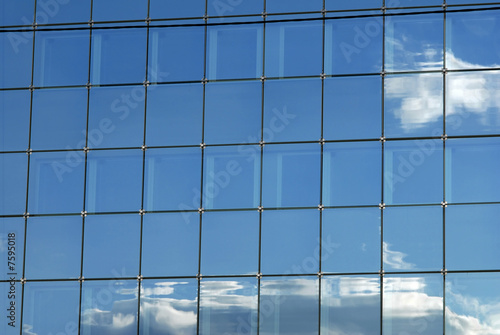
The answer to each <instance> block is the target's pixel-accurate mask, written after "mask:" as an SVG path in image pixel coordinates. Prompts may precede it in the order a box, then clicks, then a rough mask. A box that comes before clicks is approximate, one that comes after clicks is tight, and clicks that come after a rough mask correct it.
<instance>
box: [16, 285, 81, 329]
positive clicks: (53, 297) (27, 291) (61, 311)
mask: <svg viewBox="0 0 500 335" xmlns="http://www.w3.org/2000/svg"><path fill="white" fill-rule="evenodd" d="M79 301H80V284H79V283H78V282H77V281H61V282H27V283H26V284H25V285H24V303H23V305H24V307H25V308H24V309H23V334H26V335H27V334H51V333H52V334H57V333H62V334H76V333H77V332H78V308H79V306H78V304H79ZM18 317H19V316H18Z"/></svg>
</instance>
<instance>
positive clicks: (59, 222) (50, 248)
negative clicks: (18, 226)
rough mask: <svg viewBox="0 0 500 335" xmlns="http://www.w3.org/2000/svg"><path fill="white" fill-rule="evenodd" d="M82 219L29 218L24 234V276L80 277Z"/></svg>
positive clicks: (34, 277)
mask: <svg viewBox="0 0 500 335" xmlns="http://www.w3.org/2000/svg"><path fill="white" fill-rule="evenodd" d="M81 251H82V218H81V217H80V216H50V217H49V216H47V217H33V218H32V217H30V218H29V219H28V228H27V234H26V278H28V279H53V278H55V279H66V278H78V277H80V263H81V262H80V261H81Z"/></svg>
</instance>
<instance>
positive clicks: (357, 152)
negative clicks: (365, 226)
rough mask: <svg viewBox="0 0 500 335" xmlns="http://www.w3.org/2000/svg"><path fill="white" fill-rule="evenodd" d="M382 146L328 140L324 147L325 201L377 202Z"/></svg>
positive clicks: (346, 203) (379, 194)
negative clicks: (329, 141) (330, 141)
mask: <svg viewBox="0 0 500 335" xmlns="http://www.w3.org/2000/svg"><path fill="white" fill-rule="evenodd" d="M381 170H382V146H381V145H380V143H379V142H343V143H340V142H339V143H327V144H325V145H324V148H323V204H324V205H326V206H332V205H333V206H339V205H342V206H344V205H347V206H352V205H378V204H379V203H380V199H381V183H382V178H381V176H382V171H381Z"/></svg>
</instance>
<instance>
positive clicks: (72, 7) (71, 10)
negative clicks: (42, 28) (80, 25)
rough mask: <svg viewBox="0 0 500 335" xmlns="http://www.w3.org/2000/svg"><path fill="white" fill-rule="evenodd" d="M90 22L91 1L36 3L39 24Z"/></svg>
mask: <svg viewBox="0 0 500 335" xmlns="http://www.w3.org/2000/svg"><path fill="white" fill-rule="evenodd" d="M96 2H97V1H96ZM89 20H90V0H80V1H70V0H45V1H44V0H38V1H37V2H36V22H37V23H38V24H47V23H49V24H55V23H68V22H87V21H89Z"/></svg>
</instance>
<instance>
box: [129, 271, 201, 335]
mask: <svg viewBox="0 0 500 335" xmlns="http://www.w3.org/2000/svg"><path fill="white" fill-rule="evenodd" d="M197 292H198V282H197V280H193V279H182V280H165V279H162V280H143V281H142V288H141V309H140V313H141V315H140V318H141V322H140V328H139V335H148V334H155V335H170V334H183V335H195V334H196V316H197V314H198V297H197ZM127 334H128V333H127ZM134 334H135V332H134Z"/></svg>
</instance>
